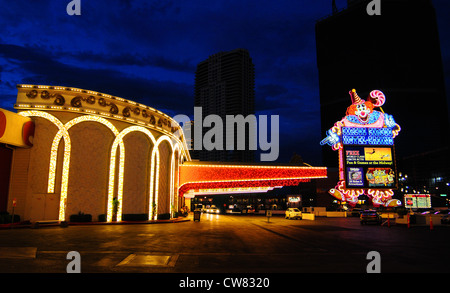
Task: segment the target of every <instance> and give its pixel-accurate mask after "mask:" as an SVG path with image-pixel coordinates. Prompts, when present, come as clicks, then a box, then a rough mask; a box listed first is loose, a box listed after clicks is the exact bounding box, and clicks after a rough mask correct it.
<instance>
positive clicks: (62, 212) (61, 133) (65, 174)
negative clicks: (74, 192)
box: [19, 111, 71, 221]
mask: <svg viewBox="0 0 450 293" xmlns="http://www.w3.org/2000/svg"><path fill="white" fill-rule="evenodd" d="M19 115H22V116H26V117H29V116H34V117H40V118H44V119H47V120H49V121H50V122H52V123H53V124H54V125H55V126H56V127H58V132H57V133H56V135H55V137H54V138H53V143H52V148H51V152H50V166H49V175H48V185H47V192H48V193H54V192H55V176H56V175H55V174H56V159H57V153H58V146H59V143H60V140H61V138H63V139H64V158H63V170H62V181H61V195H60V200H59V213H58V214H59V215H58V220H59V221H64V220H65V217H66V202H67V186H68V179H69V165H70V150H71V142H70V136H69V132H68V131H67V129H66V127H65V126H64V124H62V122H61V121H60V120H59V119H58V118H56V117H55V116H53V115H51V114H49V113H47V112H41V111H25V112H20V113H19Z"/></svg>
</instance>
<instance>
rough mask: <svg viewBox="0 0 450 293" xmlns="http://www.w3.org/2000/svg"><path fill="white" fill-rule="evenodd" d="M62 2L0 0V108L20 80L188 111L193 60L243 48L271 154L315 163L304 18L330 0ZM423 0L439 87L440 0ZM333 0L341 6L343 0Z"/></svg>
mask: <svg viewBox="0 0 450 293" xmlns="http://www.w3.org/2000/svg"><path fill="white" fill-rule="evenodd" d="M69 2H70V0H53V1H51V0H40V1H32V0H16V1H6V0H0V7H1V9H0V108H5V109H8V110H12V111H14V110H13V108H12V106H13V104H14V102H15V99H16V94H17V90H16V84H21V83H29V84H45V85H60V86H70V87H78V88H83V89H89V90H94V91H99V92H103V93H107V94H111V95H116V96H119V97H122V98H126V99H130V100H134V101H137V102H140V103H143V104H146V105H149V106H151V107H154V108H156V109H159V110H161V111H163V112H165V113H167V114H169V115H171V116H174V115H176V114H187V115H192V114H193V99H194V95H193V93H194V77H195V69H196V65H197V64H198V63H199V62H201V61H203V60H205V59H207V58H208V56H209V55H212V54H214V53H217V52H220V51H228V50H233V49H236V48H246V49H248V50H249V52H250V55H251V57H252V58H253V63H254V64H255V72H256V77H255V83H256V111H257V114H269V115H279V116H280V158H279V161H280V162H287V161H288V160H289V158H290V157H291V156H292V154H293V152H296V153H298V154H300V155H301V156H302V157H303V159H304V160H305V161H306V162H308V163H310V164H314V165H320V164H321V158H320V156H321V146H320V145H319V142H320V140H321V139H322V138H323V137H324V136H325V134H324V133H321V132H320V109H319V87H318V72H317V66H316V51H315V35H314V25H315V22H316V20H318V19H320V18H322V17H324V16H326V15H328V14H330V13H331V0H314V1H306V0H296V1H287V0H281V1H275V0H271V1H266V0H256V1H242V0H241V1H235V0H224V1H216V0H194V1H192V0H189V1H179V0H173V1H165V0H157V1H150V0H147V1H131V0H96V1H88V0H81V13H82V15H81V16H69V15H67V13H66V6H67V4H68V3H69ZM433 3H434V5H435V8H436V11H437V16H438V25H439V30H440V37H441V48H442V54H443V61H444V71H445V73H446V84H447V89H448V88H449V85H450V50H449V48H450V32H449V28H450V21H449V18H448V16H447V13H448V11H450V3H449V1H447V0H434V1H433ZM336 4H337V6H338V8H339V9H342V8H344V7H345V6H346V0H337V1H336ZM366 90H372V89H366ZM448 91H449V90H447V92H448ZM344 94H345V93H344ZM447 95H448V94H447ZM343 115H344V113H343ZM331 126H332V125H330V127H331Z"/></svg>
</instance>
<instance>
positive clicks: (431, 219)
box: [430, 214, 433, 230]
mask: <svg viewBox="0 0 450 293" xmlns="http://www.w3.org/2000/svg"><path fill="white" fill-rule="evenodd" d="M430 230H433V218H432V217H431V214H430Z"/></svg>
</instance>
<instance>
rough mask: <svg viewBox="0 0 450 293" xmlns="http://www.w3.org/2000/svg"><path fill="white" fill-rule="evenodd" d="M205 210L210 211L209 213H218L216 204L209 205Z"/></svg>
mask: <svg viewBox="0 0 450 293" xmlns="http://www.w3.org/2000/svg"><path fill="white" fill-rule="evenodd" d="M206 212H207V213H210V214H220V210H219V208H218V207H216V206H214V205H212V206H211V207H209V208H208V209H206Z"/></svg>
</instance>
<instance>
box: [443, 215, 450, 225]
mask: <svg viewBox="0 0 450 293" xmlns="http://www.w3.org/2000/svg"><path fill="white" fill-rule="evenodd" d="M441 224H450V214H447V215H445V216H443V217H442V218H441Z"/></svg>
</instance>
